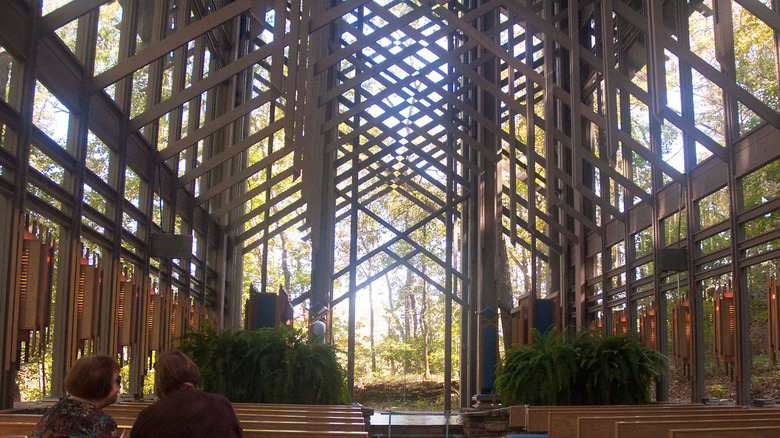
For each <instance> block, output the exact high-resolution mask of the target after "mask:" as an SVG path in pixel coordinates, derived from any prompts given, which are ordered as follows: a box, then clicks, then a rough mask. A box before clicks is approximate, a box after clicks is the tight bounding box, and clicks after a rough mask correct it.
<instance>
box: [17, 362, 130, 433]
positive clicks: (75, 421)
mask: <svg viewBox="0 0 780 438" xmlns="http://www.w3.org/2000/svg"><path fill="white" fill-rule="evenodd" d="M120 387H121V379H120V378H119V364H118V363H117V362H116V359H114V358H111V357H108V356H82V357H81V358H80V359H79V360H77V361H76V363H75V364H73V368H71V370H70V372H69V373H68V375H67V376H65V390H66V391H67V392H68V397H66V398H64V399H62V400H61V401H60V402H59V403H57V404H56V405H54V406H52V407H51V408H49V410H47V411H46V413H44V414H43V417H41V420H40V421H39V422H38V425H37V426H35V430H34V431H33V434H32V436H33V438H60V437H89V438H110V437H118V436H119V435H118V433H117V430H116V423H115V422H114V420H113V419H112V418H111V417H110V416H108V415H106V414H104V413H103V411H101V409H103V408H104V407H106V406H108V405H110V404H112V403H116V398H117V396H118V395H119V388H120Z"/></svg>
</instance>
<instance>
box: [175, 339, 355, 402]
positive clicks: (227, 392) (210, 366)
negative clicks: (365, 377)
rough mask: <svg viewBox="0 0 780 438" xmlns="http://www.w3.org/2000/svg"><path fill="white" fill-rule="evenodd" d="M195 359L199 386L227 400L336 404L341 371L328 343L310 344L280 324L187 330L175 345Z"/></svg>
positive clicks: (340, 398)
mask: <svg viewBox="0 0 780 438" xmlns="http://www.w3.org/2000/svg"><path fill="white" fill-rule="evenodd" d="M179 349H180V350H181V351H183V352H184V353H185V354H187V355H188V356H190V357H191V358H192V360H193V361H194V362H195V363H196V364H197V365H198V368H200V372H201V383H200V386H201V388H202V389H203V390H204V391H208V392H216V393H219V394H222V395H224V396H225V397H227V398H228V399H229V400H230V401H232V402H252V403H297V404H341V403H345V402H346V400H347V390H346V381H345V372H344V370H343V369H342V367H341V365H340V364H339V363H338V362H337V361H336V355H335V351H334V349H333V347H331V346H330V345H310V344H309V343H308V341H307V340H306V339H305V337H304V334H303V332H300V331H296V330H293V329H289V328H287V327H285V326H282V327H281V328H280V329H278V330H276V331H274V330H270V329H260V330H257V331H255V332H246V331H242V330H230V329H224V330H214V329H213V328H211V327H210V326H208V327H206V328H205V329H204V330H203V331H202V332H190V333H188V335H187V337H186V338H185V340H184V342H183V343H182V345H181V346H180V347H179Z"/></svg>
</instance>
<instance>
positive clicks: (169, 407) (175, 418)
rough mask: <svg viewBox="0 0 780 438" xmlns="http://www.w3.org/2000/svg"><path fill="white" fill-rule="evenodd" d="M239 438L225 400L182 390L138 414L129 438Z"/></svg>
mask: <svg viewBox="0 0 780 438" xmlns="http://www.w3.org/2000/svg"><path fill="white" fill-rule="evenodd" d="M154 437H160V438H162V437H166V438H176V437H182V438H198V437H204V438H212V437H225V438H232V437H236V438H240V437H241V426H239V424H238V419H237V418H236V413H235V412H234V411H233V407H232V406H231V405H230V402H229V401H228V399H226V398H225V397H223V396H221V395H219V394H210V393H208V392H201V391H198V390H197V389H194V388H188V387H182V388H180V389H177V390H174V391H173V392H171V393H169V394H168V395H166V396H165V397H162V398H160V399H159V400H157V402H155V403H154V404H153V405H151V406H149V407H148V408H146V409H144V410H143V411H141V412H140V413H139V414H138V418H137V419H136V420H135V424H133V430H132V431H131V432H130V438H154Z"/></svg>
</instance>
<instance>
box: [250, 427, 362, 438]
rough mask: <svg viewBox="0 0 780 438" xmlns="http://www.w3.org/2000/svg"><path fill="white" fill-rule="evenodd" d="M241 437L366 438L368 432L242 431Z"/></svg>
mask: <svg viewBox="0 0 780 438" xmlns="http://www.w3.org/2000/svg"><path fill="white" fill-rule="evenodd" d="M243 436H244V438H309V437H313V436H318V437H325V438H368V432H355V431H352V432H349V431H347V432H341V431H332V430H329V431H318V432H311V431H305V430H268V429H265V430H262V429H244V435H243Z"/></svg>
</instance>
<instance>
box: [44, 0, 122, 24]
mask: <svg viewBox="0 0 780 438" xmlns="http://www.w3.org/2000/svg"><path fill="white" fill-rule="evenodd" d="M112 1H113V0H73V1H71V2H69V3H65V4H64V5H62V6H60V7H59V8H57V9H55V10H53V11H51V12H49V13H48V14H46V15H44V16H43V26H44V27H45V28H46V29H48V30H49V31H50V32H53V31H55V30H57V29H59V28H61V27H62V26H64V25H66V24H68V23H70V22H71V21H73V20H75V19H77V18H81V16H83V15H86V14H88V13H89V12H91V11H92V10H93V9H95V8H99V7H101V6H103V5H104V4H106V3H111V2H112Z"/></svg>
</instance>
